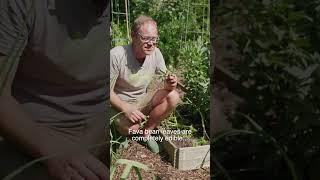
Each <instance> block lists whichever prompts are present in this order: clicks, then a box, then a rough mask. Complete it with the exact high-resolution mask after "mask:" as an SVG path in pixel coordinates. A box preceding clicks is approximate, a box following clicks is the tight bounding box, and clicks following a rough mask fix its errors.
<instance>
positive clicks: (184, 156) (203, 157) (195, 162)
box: [160, 130, 210, 170]
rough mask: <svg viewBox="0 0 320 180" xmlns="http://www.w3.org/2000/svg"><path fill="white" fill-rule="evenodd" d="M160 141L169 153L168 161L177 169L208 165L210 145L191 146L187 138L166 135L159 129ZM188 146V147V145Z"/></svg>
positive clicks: (190, 141) (197, 167)
mask: <svg viewBox="0 0 320 180" xmlns="http://www.w3.org/2000/svg"><path fill="white" fill-rule="evenodd" d="M160 136H162V137H163V139H164V141H163V142H162V143H161V144H162V146H163V147H164V149H165V150H166V152H167V153H168V155H169V161H170V162H171V163H172V165H173V166H174V167H175V168H177V169H179V170H193V169H199V168H202V167H210V145H203V146H196V147H192V145H193V143H192V140H191V139H189V138H182V137H177V136H175V135H170V136H168V135H167V134H165V133H163V131H162V130H160ZM188 146H189V147H188Z"/></svg>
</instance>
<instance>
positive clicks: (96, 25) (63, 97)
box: [0, 0, 109, 128]
mask: <svg viewBox="0 0 320 180" xmlns="http://www.w3.org/2000/svg"><path fill="white" fill-rule="evenodd" d="M100 2H101V3H102V4H99V3H100ZM100 2H99V1H94V0H92V1H87V0H65V1H62V0H1V2H0V53H2V54H5V55H6V56H7V57H9V61H8V62H5V63H12V62H13V61H19V62H18V63H19V66H18V68H17V71H16V74H15V78H14V81H13V90H12V91H13V96H14V97H15V98H16V99H17V101H18V102H19V103H21V104H22V105H23V107H24V109H25V110H26V111H27V112H29V114H31V116H32V117H33V118H34V119H35V120H36V121H37V122H39V123H43V124H48V125H51V126H56V127H59V128H60V127H61V128H63V127H76V126H81V125H82V124H83V123H84V121H83V120H85V119H87V118H91V117H92V116H94V115H95V114H98V113H103V112H105V111H106V101H107V99H108V95H109V92H108V90H109V65H108V60H109V55H108V54H109V53H108V49H109V43H108V34H107V32H108V23H109V17H107V14H108V13H107V10H106V8H107V1H100ZM104 2H105V3H104ZM102 7H104V8H102ZM5 63H0V64H5ZM2 66H3V65H2Z"/></svg>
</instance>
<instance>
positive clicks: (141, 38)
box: [137, 32, 159, 43]
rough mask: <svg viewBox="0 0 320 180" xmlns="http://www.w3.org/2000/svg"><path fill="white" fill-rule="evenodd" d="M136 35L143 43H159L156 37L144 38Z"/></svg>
mask: <svg viewBox="0 0 320 180" xmlns="http://www.w3.org/2000/svg"><path fill="white" fill-rule="evenodd" d="M137 34H138V35H139V36H140V40H141V41H142V42H143V43H149V42H153V43H156V42H158V41H159V37H158V36H156V37H151V36H144V35H142V34H140V33H138V32H137Z"/></svg>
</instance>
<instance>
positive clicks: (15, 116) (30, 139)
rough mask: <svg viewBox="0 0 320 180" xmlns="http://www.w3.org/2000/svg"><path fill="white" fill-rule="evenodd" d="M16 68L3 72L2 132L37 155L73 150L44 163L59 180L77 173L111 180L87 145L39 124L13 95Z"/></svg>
mask: <svg viewBox="0 0 320 180" xmlns="http://www.w3.org/2000/svg"><path fill="white" fill-rule="evenodd" d="M6 58H7V57H6V56H4V55H0V62H1V63H0V65H1V66H0V69H1V67H3V68H2V69H5V68H4V65H6V62H7V61H6ZM16 67H17V65H16ZM16 67H13V68H12V70H11V71H10V72H9V71H8V73H2V74H1V76H2V78H3V79H4V76H6V79H7V81H6V83H4V81H0V83H2V84H0V85H1V86H2V87H3V89H2V92H1V94H0V132H1V134H0V135H1V136H4V137H5V138H6V139H8V140H10V141H12V142H14V143H15V144H16V145H18V146H19V147H20V148H21V149H22V150H25V151H26V152H27V153H28V154H30V155H31V156H32V157H34V158H38V157H43V156H51V155H54V154H57V153H68V152H70V151H71V152H72V156H70V154H67V155H66V156H65V155H63V156H59V157H56V158H51V159H48V160H47V161H46V162H45V164H46V165H47V168H48V171H49V174H50V175H52V176H54V177H56V178H57V179H68V178H69V177H71V176H72V174H74V173H73V172H77V173H79V174H80V176H81V177H84V178H86V179H98V178H100V179H103V180H106V179H108V177H107V171H108V170H107V167H105V165H103V164H102V163H101V162H100V161H98V160H97V159H96V158H95V157H93V156H92V155H91V154H89V153H87V152H86V149H84V147H81V145H80V144H78V143H76V142H72V141H71V140H69V139H67V138H66V137H64V136H62V135H60V134H59V133H56V132H55V131H54V130H51V129H50V128H47V127H43V126H41V125H38V124H37V123H35V122H34V121H33V120H32V118H31V116H30V115H29V114H28V113H27V112H25V111H24V110H23V109H22V106H21V105H20V104H19V103H18V102H17V101H16V99H15V98H14V97H13V96H12V94H11V87H12V81H13V77H14V74H15V71H16ZM0 78H1V77H0ZM80 166H81V167H80ZM66 167H68V168H66ZM71 167H72V168H71ZM83 167H85V168H83Z"/></svg>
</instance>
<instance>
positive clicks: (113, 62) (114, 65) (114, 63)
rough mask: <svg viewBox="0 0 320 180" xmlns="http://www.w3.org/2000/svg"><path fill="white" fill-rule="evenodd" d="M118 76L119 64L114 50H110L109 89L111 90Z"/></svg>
mask: <svg viewBox="0 0 320 180" xmlns="http://www.w3.org/2000/svg"><path fill="white" fill-rule="evenodd" d="M118 76H119V63H118V59H117V56H116V53H115V49H111V51H110V85H111V89H113V87H114V85H115V83H116V80H117V78H118Z"/></svg>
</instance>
